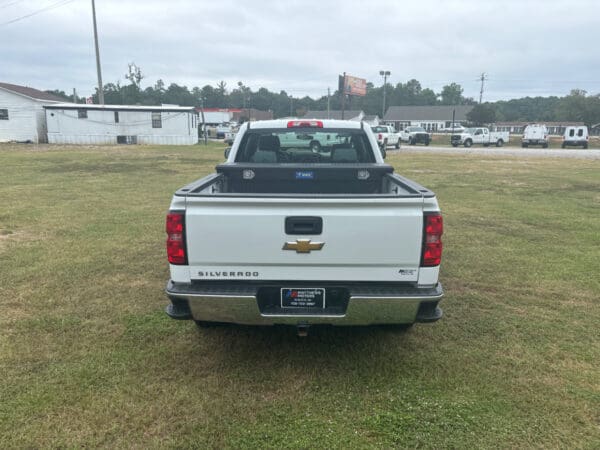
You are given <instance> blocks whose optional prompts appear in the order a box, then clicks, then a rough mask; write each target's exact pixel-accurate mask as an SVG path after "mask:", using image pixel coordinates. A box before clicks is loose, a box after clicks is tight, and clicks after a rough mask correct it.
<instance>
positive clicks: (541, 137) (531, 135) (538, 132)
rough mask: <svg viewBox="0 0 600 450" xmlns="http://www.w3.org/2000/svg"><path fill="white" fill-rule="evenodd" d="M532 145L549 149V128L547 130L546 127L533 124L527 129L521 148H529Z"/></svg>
mask: <svg viewBox="0 0 600 450" xmlns="http://www.w3.org/2000/svg"><path fill="white" fill-rule="evenodd" d="M530 145H541V146H542V147H544V148H548V128H546V125H539V124H537V123H533V124H531V125H527V126H526V127H525V130H523V139H521V147H523V148H527V147H529V146H530Z"/></svg>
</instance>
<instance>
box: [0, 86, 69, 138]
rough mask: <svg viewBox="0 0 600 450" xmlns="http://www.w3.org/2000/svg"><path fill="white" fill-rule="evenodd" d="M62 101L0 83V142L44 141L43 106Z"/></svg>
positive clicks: (31, 90) (42, 93) (50, 95)
mask: <svg viewBox="0 0 600 450" xmlns="http://www.w3.org/2000/svg"><path fill="white" fill-rule="evenodd" d="M63 101H64V100H62V99H60V98H58V97H56V96H54V95H52V94H48V93H47V92H42V91H38V90H37V89H33V88H30V87H26V86H19V85H16V84H9V83H0V142H10V141H17V142H34V143H39V142H47V132H46V116H45V115H44V105H52V104H58V103H60V102H63Z"/></svg>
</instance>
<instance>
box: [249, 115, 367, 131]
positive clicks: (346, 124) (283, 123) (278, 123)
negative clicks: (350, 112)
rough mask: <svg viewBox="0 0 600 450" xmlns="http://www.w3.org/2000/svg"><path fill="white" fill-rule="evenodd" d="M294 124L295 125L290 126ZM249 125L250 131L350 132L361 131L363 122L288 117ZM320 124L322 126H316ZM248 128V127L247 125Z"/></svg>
mask: <svg viewBox="0 0 600 450" xmlns="http://www.w3.org/2000/svg"><path fill="white" fill-rule="evenodd" d="M290 123H293V125H290ZM246 124H249V127H250V129H251V130H252V129H254V130H256V129H262V128H303V127H306V128H317V127H318V128H338V129H340V128H347V129H349V130H359V129H360V128H361V126H362V125H361V122H356V121H350V120H335V119H325V120H321V119H310V118H308V117H302V118H297V117H288V118H284V119H274V120H260V121H256V122H246ZM316 124H320V125H316ZM246 126H247V127H248V125H246Z"/></svg>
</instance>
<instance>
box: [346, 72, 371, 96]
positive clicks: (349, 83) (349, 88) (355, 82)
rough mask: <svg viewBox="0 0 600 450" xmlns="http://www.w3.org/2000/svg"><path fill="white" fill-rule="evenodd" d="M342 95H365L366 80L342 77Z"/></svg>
mask: <svg viewBox="0 0 600 450" xmlns="http://www.w3.org/2000/svg"><path fill="white" fill-rule="evenodd" d="M343 78H344V93H345V94H347V95H358V96H361V97H362V96H365V95H367V80H365V79H364V78H357V77H353V76H350V75H345V76H344V77H343Z"/></svg>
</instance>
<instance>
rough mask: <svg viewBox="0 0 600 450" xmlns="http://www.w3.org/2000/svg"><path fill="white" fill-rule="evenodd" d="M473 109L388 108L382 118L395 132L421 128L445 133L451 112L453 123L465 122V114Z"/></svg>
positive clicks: (460, 106)
mask: <svg viewBox="0 0 600 450" xmlns="http://www.w3.org/2000/svg"><path fill="white" fill-rule="evenodd" d="M472 109H473V106H471V105H457V106H446V105H440V106H390V107H389V108H388V110H387V111H386V113H385V116H384V117H383V121H384V122H385V123H386V124H388V125H394V126H395V127H396V129H397V130H402V129H404V128H406V127H408V126H421V127H423V128H425V129H426V130H427V131H445V130H448V129H451V128H452V112H453V111H454V121H455V123H457V124H459V123H464V122H466V121H467V114H468V113H469V112H470V111H471V110H472Z"/></svg>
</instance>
